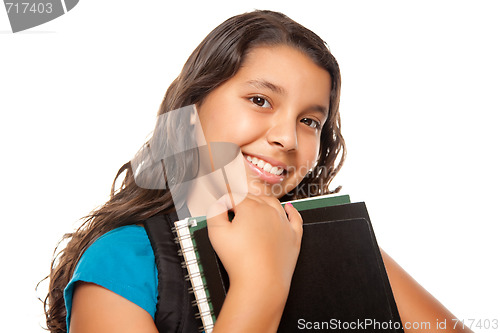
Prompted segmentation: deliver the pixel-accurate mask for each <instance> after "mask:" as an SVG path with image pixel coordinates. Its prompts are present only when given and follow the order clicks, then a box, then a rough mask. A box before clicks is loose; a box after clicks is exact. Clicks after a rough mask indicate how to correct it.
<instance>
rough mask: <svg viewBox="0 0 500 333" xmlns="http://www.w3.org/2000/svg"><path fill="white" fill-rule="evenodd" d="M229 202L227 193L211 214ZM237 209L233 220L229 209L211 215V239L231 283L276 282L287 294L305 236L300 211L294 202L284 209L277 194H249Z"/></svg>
mask: <svg viewBox="0 0 500 333" xmlns="http://www.w3.org/2000/svg"><path fill="white" fill-rule="evenodd" d="M228 203H229V200H228V197H227V196H225V197H222V198H221V199H220V200H219V201H218V202H217V203H216V204H215V205H214V206H213V207H211V209H210V210H209V213H208V216H211V214H210V212H214V211H215V212H216V211H219V212H220V211H222V210H223V209H221V208H226V207H229V206H230V205H229V204H228ZM221 206H223V207H221ZM285 212H286V214H285ZM234 213H235V216H234V219H233V221H232V222H230V221H229V219H228V215H227V210H226V211H225V212H224V213H222V214H219V215H216V216H214V217H211V218H209V219H208V233H209V237H210V241H211V243H212V246H213V247H214V249H215V251H216V252H217V254H218V255H219V258H220V259H221V261H222V263H223V265H224V267H225V268H226V270H227V272H228V275H229V279H230V282H231V285H233V284H244V285H245V286H252V287H253V286H258V287H261V286H267V285H273V286H274V288H280V287H282V288H284V289H286V293H287V294H288V289H289V287H290V281H291V279H292V275H293V271H294V269H295V265H296V263H297V258H298V255H299V250H300V243H301V240H302V218H301V216H300V214H299V212H298V211H297V210H296V209H295V208H294V207H293V206H291V205H287V206H286V207H285V210H283V208H282V207H281V204H280V202H279V201H278V200H277V199H276V198H273V197H257V196H254V195H251V194H248V196H247V197H246V198H245V200H243V201H242V202H241V203H240V204H238V205H237V206H236V207H235V209H234ZM287 214H288V217H287Z"/></svg>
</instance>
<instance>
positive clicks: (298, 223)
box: [285, 202, 303, 233]
mask: <svg viewBox="0 0 500 333" xmlns="http://www.w3.org/2000/svg"><path fill="white" fill-rule="evenodd" d="M285 212H286V213H287V214H288V220H289V221H290V223H291V224H292V228H293V229H294V230H295V231H297V232H300V233H302V225H303V220H302V216H301V215H300V213H299V211H298V210H297V209H296V208H295V207H293V205H292V204H291V203H289V202H287V203H286V204H285Z"/></svg>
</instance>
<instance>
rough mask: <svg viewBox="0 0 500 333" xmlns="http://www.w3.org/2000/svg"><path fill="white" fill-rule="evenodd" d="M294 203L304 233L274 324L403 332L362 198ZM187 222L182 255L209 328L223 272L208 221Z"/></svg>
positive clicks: (224, 283)
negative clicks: (329, 203) (190, 251)
mask: <svg viewBox="0 0 500 333" xmlns="http://www.w3.org/2000/svg"><path fill="white" fill-rule="evenodd" d="M347 198H348V197H347ZM294 206H296V208H297V209H299V210H300V213H301V215H302V218H303V220H304V229H303V230H304V233H303V238H302V245H301V250H300V253H299V258H298V261H297V266H296V268H295V272H294V274H293V277H292V282H291V287H290V293H289V296H288V299H287V302H286V305H285V309H284V311H283V315H282V318H281V322H280V325H279V328H278V332H296V331H304V330H322V331H328V330H332V331H334V330H335V331H336V330H342V331H347V332H404V330H403V328H402V327H403V325H402V323H401V319H400V316H399V313H398V310H397V307H396V302H395V300H394V296H393V294H392V290H391V286H390V284H389V280H388V277H387V273H386V271H385V266H384V264H383V261H382V256H381V253H380V250H379V247H378V245H377V241H376V239H375V234H374V232H373V229H372V226H371V222H370V218H369V216H368V211H367V209H366V206H365V204H364V203H363V202H360V203H348V204H340V205H333V206H327V207H317V206H318V205H312V206H313V207H315V208H309V209H307V207H308V206H309V207H311V205H306V206H304V205H303V204H295V203H294ZM191 222H192V220H191ZM186 223H187V222H186ZM198 223H199V221H198ZM189 229H191V230H190V232H189V233H188V234H189V235H190V238H191V239H192V242H193V247H192V248H194V249H196V251H195V252H194V255H193V254H191V255H189V254H188V255H187V256H186V254H184V258H185V260H186V263H187V266H189V265H193V264H194V261H196V266H197V267H199V272H197V273H196V272H193V270H192V269H191V270H190V275H193V276H191V277H190V279H191V281H192V283H193V290H194V292H195V295H196V299H197V300H198V306H199V313H200V316H201V317H202V319H204V317H205V318H207V317H210V320H208V323H207V322H206V320H203V321H204V326H205V327H204V330H205V331H206V332H210V331H211V328H212V327H213V323H214V322H215V319H216V317H217V316H218V315H219V312H220V310H221V308H222V304H223V302H224V298H225V296H226V294H227V291H228V289H229V278H228V275H227V273H226V271H225V269H224V266H223V265H222V263H221V262H220V260H219V258H218V257H217V255H216V253H215V251H214V250H213V248H212V246H211V244H210V241H209V238H208V231H207V228H206V223H205V224H204V223H203V221H202V223H200V224H198V225H197V223H196V221H195V223H194V225H193V224H191V225H190V228H189ZM178 232H179V230H178ZM185 235H186V232H184V236H185ZM184 248H185V249H188V248H189V247H187V246H185V245H184ZM183 252H186V251H183ZM193 258H195V259H193ZM188 268H189V267H188ZM188 270H189V269H188ZM193 273H194V274H193ZM194 281H198V282H194ZM196 284H198V286H196ZM201 284H203V290H201V288H200V285H201ZM200 292H201V294H200ZM200 300H201V303H200Z"/></svg>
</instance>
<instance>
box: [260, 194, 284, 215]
mask: <svg viewBox="0 0 500 333" xmlns="http://www.w3.org/2000/svg"><path fill="white" fill-rule="evenodd" d="M258 198H259V199H260V201H262V202H265V203H267V204H268V205H269V206H271V207H273V208H274V209H276V210H277V211H278V212H279V213H283V207H282V206H281V203H280V201H279V200H278V199H277V198H275V197H270V196H264V195H262V196H260V197H258Z"/></svg>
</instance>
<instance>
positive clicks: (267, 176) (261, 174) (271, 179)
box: [243, 153, 287, 184]
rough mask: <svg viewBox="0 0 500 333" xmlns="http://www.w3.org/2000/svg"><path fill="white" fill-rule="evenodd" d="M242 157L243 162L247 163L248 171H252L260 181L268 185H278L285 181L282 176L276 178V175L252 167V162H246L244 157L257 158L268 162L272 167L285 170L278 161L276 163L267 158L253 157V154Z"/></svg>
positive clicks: (285, 167) (254, 166) (284, 165)
mask: <svg viewBox="0 0 500 333" xmlns="http://www.w3.org/2000/svg"><path fill="white" fill-rule="evenodd" d="M243 156H244V160H245V162H246V163H247V165H248V167H249V168H250V170H252V171H253V172H254V173H255V174H256V175H257V177H258V178H259V179H260V180H262V181H264V182H266V183H268V184H278V183H280V182H282V181H283V180H284V179H285V176H284V174H281V175H279V176H278V175H275V174H272V173H270V172H267V171H264V170H263V169H261V168H259V167H258V166H256V165H254V164H253V163H252V162H250V161H249V160H247V158H246V156H251V157H252V156H254V157H257V158H259V159H261V160H263V161H266V162H269V163H270V164H272V165H273V166H279V167H281V168H283V169H284V170H286V169H287V166H286V164H284V163H282V162H279V161H276V160H273V159H271V158H268V157H263V156H259V155H254V154H246V153H243ZM285 173H286V171H285Z"/></svg>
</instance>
